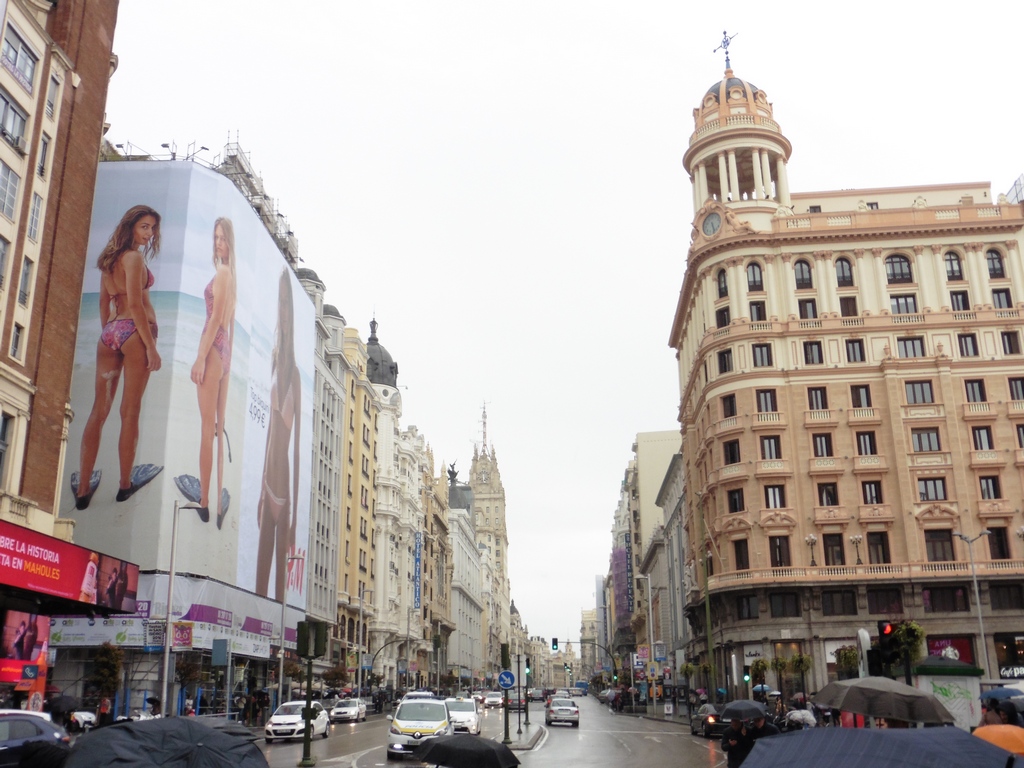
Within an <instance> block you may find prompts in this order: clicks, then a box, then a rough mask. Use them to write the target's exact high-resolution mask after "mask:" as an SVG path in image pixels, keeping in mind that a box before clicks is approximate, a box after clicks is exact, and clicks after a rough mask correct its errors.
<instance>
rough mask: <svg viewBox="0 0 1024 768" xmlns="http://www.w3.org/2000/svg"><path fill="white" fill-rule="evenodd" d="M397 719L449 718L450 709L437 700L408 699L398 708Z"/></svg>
mask: <svg viewBox="0 0 1024 768" xmlns="http://www.w3.org/2000/svg"><path fill="white" fill-rule="evenodd" d="M395 719H396V720H447V719H448V710H447V709H445V706H444V704H442V703H440V702H437V701H407V702H406V703H405V704H403V705H402V706H400V707H399V708H398V714H396V715H395Z"/></svg>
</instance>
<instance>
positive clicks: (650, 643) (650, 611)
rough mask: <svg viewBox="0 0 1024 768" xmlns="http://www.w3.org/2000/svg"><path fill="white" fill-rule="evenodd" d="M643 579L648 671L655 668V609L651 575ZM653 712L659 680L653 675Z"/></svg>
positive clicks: (644, 574) (655, 706)
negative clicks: (644, 581)
mask: <svg viewBox="0 0 1024 768" xmlns="http://www.w3.org/2000/svg"><path fill="white" fill-rule="evenodd" d="M640 578H641V579H647V653H648V657H647V671H648V672H650V670H651V669H652V668H653V667H654V608H653V606H652V605H651V603H652V600H651V597H652V590H651V575H650V574H649V573H642V574H640ZM650 682H651V691H652V693H651V697H652V699H651V712H652V714H653V713H655V712H657V711H658V680H657V676H656V675H651V681H650Z"/></svg>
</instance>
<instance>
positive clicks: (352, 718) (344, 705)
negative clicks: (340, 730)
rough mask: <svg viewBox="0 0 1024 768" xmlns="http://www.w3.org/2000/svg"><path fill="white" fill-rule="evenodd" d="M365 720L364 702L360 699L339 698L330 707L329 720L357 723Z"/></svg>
mask: <svg viewBox="0 0 1024 768" xmlns="http://www.w3.org/2000/svg"><path fill="white" fill-rule="evenodd" d="M360 720H366V702H365V701H363V700H362V699H339V700H338V702H337V703H336V704H335V705H334V708H333V709H331V722H332V723H344V722H352V723H358V722H359V721H360Z"/></svg>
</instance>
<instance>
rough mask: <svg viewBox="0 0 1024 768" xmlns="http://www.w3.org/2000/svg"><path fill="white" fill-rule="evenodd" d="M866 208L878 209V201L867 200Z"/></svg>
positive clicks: (870, 209)
mask: <svg viewBox="0 0 1024 768" xmlns="http://www.w3.org/2000/svg"><path fill="white" fill-rule="evenodd" d="M868 210H869V211H877V210H878V203H870V202H869V203H868Z"/></svg>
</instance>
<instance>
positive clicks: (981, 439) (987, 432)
mask: <svg viewBox="0 0 1024 768" xmlns="http://www.w3.org/2000/svg"><path fill="white" fill-rule="evenodd" d="M971 439H972V440H973V442H974V450H976V451H994V450H995V449H996V447H995V445H994V444H993V442H992V428H991V427H972V428H971Z"/></svg>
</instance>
